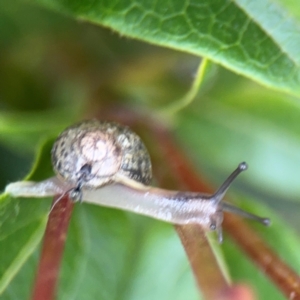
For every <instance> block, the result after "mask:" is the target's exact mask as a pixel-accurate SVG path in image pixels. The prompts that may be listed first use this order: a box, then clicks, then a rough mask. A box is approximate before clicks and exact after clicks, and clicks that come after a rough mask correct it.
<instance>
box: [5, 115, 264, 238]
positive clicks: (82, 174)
mask: <svg viewBox="0 0 300 300" xmlns="http://www.w3.org/2000/svg"><path fill="white" fill-rule="evenodd" d="M51 156H52V163H53V169H54V172H55V173H56V175H57V176H55V177H52V178H49V179H47V180H44V181H42V182H26V181H25V182H16V183H12V184H9V185H8V186H7V187H6V190H5V191H6V192H7V193H9V194H11V195H13V196H16V197H46V196H53V195H59V194H60V195H65V194H66V193H69V196H70V199H72V200H73V201H85V202H90V203H94V204H98V205H103V206H109V207H115V208H120V209H124V210H128V211H132V212H135V213H139V214H143V215H147V216H150V217H153V218H156V219H159V220H163V221H166V222H170V223H173V224H191V223H197V224H200V225H201V226H202V227H203V228H204V229H209V230H217V232H218V237H219V241H222V230H221V224H222V221H223V211H228V212H231V213H235V214H239V215H241V216H244V217H247V218H251V219H254V220H256V221H259V222H260V223H262V224H264V225H269V223H270V221H269V219H267V218H260V217H258V216H256V215H253V214H251V213H248V212H246V211H243V210H241V209H239V208H238V207H235V206H233V205H231V204H229V203H225V202H222V199H223V197H224V195H225V193H226V191H227V189H228V188H229V186H230V185H231V183H232V182H233V181H234V179H235V178H236V177H237V176H238V175H239V174H240V173H241V172H243V171H244V170H246V169H247V164H246V163H244V162H243V163H240V164H239V166H238V167H237V168H236V169H235V170H234V171H233V172H232V173H231V175H229V177H228V178H227V179H226V180H225V181H224V183H223V184H222V185H221V187H220V188H219V189H218V190H217V191H216V192H215V193H214V194H212V195H206V194H202V193H192V192H179V191H169V190H165V189H160V188H155V187H152V186H149V185H148V184H149V183H150V181H151V177H152V170H151V160H150V156H149V154H148V151H147V149H146V147H145V145H144V144H143V142H142V141H141V139H140V138H139V136H138V135H136V134H135V133H134V132H132V131H131V130H130V129H129V128H128V127H126V126H121V125H119V124H116V123H111V122H101V121H97V120H91V121H84V122H81V123H78V124H76V125H73V126H71V127H68V128H67V129H66V130H64V131H63V132H62V133H61V134H60V135H59V137H58V138H57V140H56V141H55V143H54V145H53V148H52V151H51ZM60 198H61V197H59V198H58V200H57V201H59V200H60ZM54 205H55V204H54Z"/></svg>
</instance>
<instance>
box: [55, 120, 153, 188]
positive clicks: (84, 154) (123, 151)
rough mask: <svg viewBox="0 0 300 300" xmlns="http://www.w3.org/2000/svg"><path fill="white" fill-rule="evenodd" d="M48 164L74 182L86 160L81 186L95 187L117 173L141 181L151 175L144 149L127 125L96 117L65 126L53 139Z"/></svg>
mask: <svg viewBox="0 0 300 300" xmlns="http://www.w3.org/2000/svg"><path fill="white" fill-rule="evenodd" d="M51 155H52V164H53V168H54V171H55V172H56V174H57V175H58V176H60V177H61V178H63V179H64V180H66V181H68V182H69V183H70V184H71V185H74V186H76V185H77V183H78V180H79V178H80V176H81V174H82V173H81V172H80V170H81V168H82V167H83V166H84V165H86V164H89V165H90V166H91V173H90V174H89V176H88V177H87V178H86V180H85V181H84V183H83V185H82V186H83V187H85V188H98V187H101V186H103V185H106V184H109V183H111V182H114V181H115V180H116V178H117V177H118V176H117V174H121V175H125V176H126V177H129V178H131V179H134V180H135V181H138V182H140V183H143V184H149V182H150V181H151V177H152V169H151V160H150V156H149V154H148V151H147V149H146V147H145V145H144V144H143V142H142V141H141V139H140V138H139V136H138V135H137V134H135V133H134V132H132V131H131V130H130V129H129V128H128V127H126V126H121V125H119V124H116V123H111V122H103V121H97V120H90V121H84V122H81V123H79V124H75V125H73V126H71V127H68V128H67V129H66V130H65V131H63V132H62V133H61V134H60V136H59V137H58V138H57V140H56V141H55V143H54V145H53V148H52V152H51Z"/></svg>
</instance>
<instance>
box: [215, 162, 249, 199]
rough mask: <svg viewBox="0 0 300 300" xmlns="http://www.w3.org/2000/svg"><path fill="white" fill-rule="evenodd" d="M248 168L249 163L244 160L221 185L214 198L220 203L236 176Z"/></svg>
mask: <svg viewBox="0 0 300 300" xmlns="http://www.w3.org/2000/svg"><path fill="white" fill-rule="evenodd" d="M247 169H248V165H247V164H246V163H245V162H242V163H240V164H239V165H238V167H237V168H236V169H235V170H234V171H233V172H232V173H231V174H230V175H229V176H228V177H227V179H226V180H225V181H224V183H223V184H222V185H221V186H220V187H219V189H218V190H217V191H216V192H215V193H214V195H213V196H212V198H214V199H215V201H216V203H220V202H221V200H222V199H223V197H224V195H225V193H226V192H227V190H228V188H229V187H230V185H231V183H232V182H233V181H234V180H235V179H236V177H237V176H238V175H239V174H241V173H242V172H243V171H246V170H247Z"/></svg>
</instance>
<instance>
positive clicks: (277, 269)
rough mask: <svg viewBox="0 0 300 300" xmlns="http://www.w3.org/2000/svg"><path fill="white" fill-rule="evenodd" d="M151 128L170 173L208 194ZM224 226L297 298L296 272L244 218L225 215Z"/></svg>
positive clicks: (173, 149)
mask: <svg viewBox="0 0 300 300" xmlns="http://www.w3.org/2000/svg"><path fill="white" fill-rule="evenodd" d="M152 129H153V127H152ZM154 131H155V137H156V138H157V141H156V144H157V145H160V147H161V149H162V152H163V153H164V154H165V155H164V157H165V163H166V164H167V165H168V166H169V168H170V169H171V172H172V174H176V176H177V178H178V180H179V181H180V182H181V183H182V184H185V186H186V187H188V188H189V189H190V190H192V191H199V190H201V191H202V192H204V193H211V191H212V189H211V188H210V187H209V186H208V185H207V184H206V183H205V182H204V180H202V179H201V178H200V177H199V175H198V174H197V173H196V171H195V170H194V168H193V167H192V165H191V163H190V162H189V161H188V159H187V158H186V157H185V156H184V154H183V153H182V152H181V151H180V150H179V149H178V147H177V146H176V145H175V144H174V143H173V141H172V139H171V137H170V134H169V133H168V132H167V131H163V130H157V129H154ZM223 228H224V229H225V231H226V232H227V233H228V234H230V235H231V237H232V238H233V239H234V240H235V242H236V244H237V245H238V246H239V247H240V248H241V249H242V250H243V252H244V253H245V254H246V255H247V256H248V257H250V258H251V259H252V261H253V262H254V263H255V264H256V265H257V266H258V267H259V268H260V269H261V270H262V272H264V273H265V274H266V275H267V276H268V277H269V278H270V280H271V281H273V283H274V284H275V285H276V286H277V288H278V289H279V290H280V291H281V292H282V293H283V294H284V295H285V296H286V297H288V298H289V299H300V277H299V275H298V274H297V273H296V272H294V271H293V270H292V269H291V268H290V267H289V266H288V265H287V264H285V263H284V262H283V261H282V260H281V258H280V257H279V256H278V255H277V254H276V253H275V252H274V251H273V250H272V249H271V248H270V247H269V246H268V245H267V244H266V243H265V241H264V240H262V239H261V238H260V236H259V235H258V234H257V233H256V232H255V230H254V229H252V228H251V227H250V226H249V225H248V224H247V223H246V221H245V220H243V219H240V218H238V217H236V216H234V215H232V214H226V215H225V218H224V222H223ZM188 255H189V254H188Z"/></svg>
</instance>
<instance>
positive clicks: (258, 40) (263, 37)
mask: <svg viewBox="0 0 300 300" xmlns="http://www.w3.org/2000/svg"><path fill="white" fill-rule="evenodd" d="M33 2H35V3H39V4H43V5H45V6H48V7H51V8H54V9H56V10H58V11H60V12H64V13H67V14H69V15H71V16H73V17H75V18H78V19H83V20H87V21H90V22H93V23H96V24H99V25H103V26H107V27H109V28H111V29H113V30H115V31H117V32H118V33H120V34H121V35H126V36H129V37H133V38H138V39H141V40H143V41H147V42H149V43H153V44H156V45H160V46H165V47H170V48H173V49H177V50H181V51H185V52H188V53H193V54H196V55H200V56H205V57H208V58H210V59H211V60H213V61H215V62H217V63H220V64H222V65H223V66H226V67H228V68H230V69H231V70H234V71H235V72H237V73H240V74H244V75H245V76H248V77H250V78H252V79H254V80H256V81H258V82H261V83H263V84H265V85H268V86H271V87H273V88H275V89H280V90H283V91H287V92H290V93H293V94H297V95H300V88H299V86H300V84H299V83H300V68H299V62H300V52H299V49H300V47H299V45H300V34H299V32H300V31H299V28H300V25H299V24H298V23H297V22H296V20H292V19H289V20H288V21H287V20H286V19H287V17H286V13H285V12H284V10H283V9H282V8H281V7H279V6H275V5H273V4H272V1H269V0H264V1H263V2H262V1H259V0H256V1H243V0H240V1H230V0H202V1H198V0H194V1H189V2H182V1H180V0H170V1H161V2H157V3H153V2H152V1H148V0H142V1H141V0H139V1H128V0H111V1H105V0H101V1H89V0H77V1H61V0H33Z"/></svg>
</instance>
